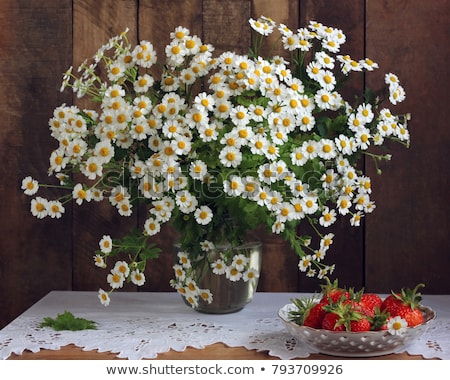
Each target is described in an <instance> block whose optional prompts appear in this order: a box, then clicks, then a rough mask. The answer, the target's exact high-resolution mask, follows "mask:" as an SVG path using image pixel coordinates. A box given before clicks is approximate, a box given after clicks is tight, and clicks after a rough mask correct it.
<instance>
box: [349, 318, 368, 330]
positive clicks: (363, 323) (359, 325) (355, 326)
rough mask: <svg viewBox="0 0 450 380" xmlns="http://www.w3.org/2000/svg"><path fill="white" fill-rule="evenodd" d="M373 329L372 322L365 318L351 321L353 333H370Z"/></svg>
mask: <svg viewBox="0 0 450 380" xmlns="http://www.w3.org/2000/svg"><path fill="white" fill-rule="evenodd" d="M371 327H372V326H371V323H370V320H369V319H368V318H366V317H364V316H361V319H359V320H354V321H350V331H353V332H361V331H370V329H371Z"/></svg>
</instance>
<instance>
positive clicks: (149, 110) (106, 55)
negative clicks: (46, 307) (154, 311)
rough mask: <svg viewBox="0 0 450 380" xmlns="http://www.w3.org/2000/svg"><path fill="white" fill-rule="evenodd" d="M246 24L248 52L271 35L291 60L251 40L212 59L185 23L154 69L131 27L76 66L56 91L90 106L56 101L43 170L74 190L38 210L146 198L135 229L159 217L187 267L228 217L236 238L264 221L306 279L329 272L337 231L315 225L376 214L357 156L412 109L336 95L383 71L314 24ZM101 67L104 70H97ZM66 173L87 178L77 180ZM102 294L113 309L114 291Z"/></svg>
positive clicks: (123, 206)
mask: <svg viewBox="0 0 450 380" xmlns="http://www.w3.org/2000/svg"><path fill="white" fill-rule="evenodd" d="M250 25H251V27H252V29H253V30H254V31H255V32H256V38H257V39H258V42H257V43H255V46H260V45H261V41H262V40H263V39H264V36H266V35H269V34H270V33H272V32H273V31H275V30H278V32H279V33H280V34H281V42H282V44H283V47H284V49H285V50H286V56H289V58H287V57H282V56H274V57H271V58H263V57H261V56H260V55H259V51H258V49H257V48H255V50H253V53H252V54H249V55H240V54H236V53H234V52H231V51H227V52H224V53H222V54H220V55H218V56H214V55H213V52H214V47H213V46H211V45H208V44H204V43H203V42H202V41H201V40H200V39H199V38H198V37H197V36H195V35H191V34H190V32H189V30H188V29H186V28H184V27H181V26H180V27H177V28H176V29H175V30H174V31H173V32H172V33H171V34H170V43H169V44H168V45H167V46H166V48H165V55H166V63H165V64H164V65H162V66H161V67H159V68H158V67H157V66H156V65H155V63H156V62H157V56H156V51H155V49H154V47H153V45H152V44H151V43H150V42H149V41H145V40H144V41H140V42H139V43H138V44H137V45H133V44H131V43H130V42H129V41H128V39H127V34H126V32H124V33H122V34H121V35H119V36H116V37H113V38H111V39H110V41H109V42H108V43H107V44H105V45H104V46H102V47H101V48H100V49H99V50H98V52H97V53H96V54H95V55H94V57H93V59H92V60H91V61H86V62H84V63H83V64H82V65H81V66H80V67H79V69H78V72H79V73H78V74H75V73H74V72H73V69H72V68H70V69H69V70H68V71H67V72H66V73H65V75H64V78H63V84H62V88H61V90H64V89H65V88H67V87H71V88H72V89H73V91H74V92H75V93H76V94H77V96H78V97H80V98H81V97H85V96H87V97H91V98H92V99H93V100H94V102H95V104H96V107H93V108H92V109H79V108H78V107H77V106H68V105H65V104H63V105H61V106H60V107H57V108H56V109H55V111H54V115H53V117H52V118H51V119H50V121H49V125H50V130H51V135H52V136H53V137H54V138H55V139H56V140H57V141H58V142H59V147H58V148H57V149H55V150H54V151H53V152H52V153H51V156H50V169H49V172H50V173H51V174H54V175H55V176H56V177H57V178H58V179H59V180H60V184H59V185H58V187H61V188H65V189H68V190H70V191H69V192H68V194H65V195H63V196H61V197H60V198H58V199H56V200H47V199H45V198H43V197H40V196H37V197H35V198H34V199H33V200H32V201H31V212H32V214H33V215H35V216H36V217H38V218H44V217H46V216H50V217H53V218H59V217H61V216H62V214H63V213H64V205H65V204H66V203H67V202H70V201H73V200H74V201H75V202H76V203H77V204H78V205H81V204H84V203H88V202H91V201H101V200H103V199H106V200H107V201H109V202H110V204H111V205H112V206H113V207H116V208H117V211H118V213H119V214H120V215H122V216H130V215H131V214H132V213H133V207H135V206H136V204H137V202H138V201H144V202H145V203H146V204H147V205H148V217H147V218H146V221H145V223H144V225H143V234H144V235H146V236H150V237H151V236H154V235H156V234H157V233H159V232H160V230H161V225H162V224H164V223H167V222H172V223H174V225H175V226H176V227H178V230H179V231H180V232H181V234H182V240H181V243H182V245H183V248H186V249H185V250H186V251H188V252H193V253H192V257H191V261H192V262H198V261H201V260H202V258H204V254H202V249H201V245H202V244H204V242H205V241H211V242H213V243H214V242H215V241H214V240H215V239H216V238H217V237H219V236H223V229H224V224H226V222H225V220H226V219H232V220H233V223H231V226H235V227H236V228H235V231H234V232H233V231H231V230H232V228H229V231H228V232H230V231H231V232H230V236H234V237H240V238H242V237H243V236H244V235H245V232H246V230H247V229H251V228H252V227H256V226H257V225H259V224H262V225H266V226H267V228H268V229H269V230H270V231H271V232H272V233H275V234H280V235H281V236H282V237H284V238H285V239H286V240H288V241H290V243H291V245H292V247H293V248H294V250H295V252H296V253H297V254H298V255H299V259H300V261H299V268H300V270H301V271H303V272H305V273H306V274H307V275H308V276H318V277H319V278H322V277H324V276H325V275H327V274H328V273H330V272H332V271H333V269H334V266H333V265H325V264H324V262H323V260H324V258H325V255H326V253H327V250H328V248H329V247H330V244H331V243H332V241H333V237H334V235H333V234H332V233H322V232H321V228H322V227H324V228H327V227H330V226H332V225H333V223H334V222H335V221H336V220H337V218H338V217H339V216H348V217H349V218H350V223H351V224H352V225H354V226H358V225H360V222H361V219H362V218H363V217H364V215H365V214H367V213H370V212H371V211H372V210H373V209H374V208H375V205H374V202H373V201H372V200H371V199H370V194H371V182H370V178H369V177H367V176H366V175H364V174H363V173H361V172H360V171H358V170H357V169H356V163H357V161H358V158H359V157H361V156H362V155H364V154H367V155H369V156H370V157H373V158H374V159H375V161H377V160H381V159H390V156H389V155H377V154H374V153H369V152H368V150H369V148H370V147H371V146H379V145H382V144H383V143H384V141H385V140H386V139H392V140H395V141H399V142H402V143H404V144H405V145H408V143H409V133H408V129H407V126H406V122H407V117H406V116H396V115H394V114H393V113H392V112H391V111H390V109H389V108H387V107H381V105H380V102H379V101H380V98H375V97H374V98H373V99H369V98H365V97H363V96H362V97H361V98H360V99H358V100H357V101H356V103H355V104H351V103H349V102H348V101H346V100H345V99H344V98H343V96H342V95H341V94H340V93H339V92H338V90H339V86H340V84H341V83H343V79H345V78H346V77H348V76H349V75H350V74H351V73H353V72H363V71H366V72H367V71H372V70H374V69H376V68H377V67H378V65H377V64H376V63H375V62H373V61H372V60H371V59H368V58H364V59H359V60H354V59H353V58H351V57H350V56H349V55H344V54H340V50H341V46H342V44H343V43H344V42H345V35H344V33H343V32H342V31H341V30H339V29H336V28H331V27H327V26H324V25H322V24H320V23H318V22H310V23H309V25H308V27H306V28H300V29H298V30H295V31H294V30H291V29H289V28H288V27H287V26H286V25H283V24H280V25H277V24H276V23H275V22H274V21H272V20H271V19H268V18H265V17H261V18H259V19H258V20H254V19H250ZM100 65H104V67H105V69H103V70H102V71H103V72H106V76H107V78H101V77H100V76H99V74H98V73H99V72H100V70H98V68H99V66H100ZM155 68H156V69H155ZM158 70H162V74H157V75H158V76H156V74H155V72H158ZM385 82H386V84H387V90H388V91H387V92H386V93H387V95H386V98H388V100H389V101H390V102H391V103H392V104H394V105H395V104H397V103H399V102H401V101H402V100H403V99H404V98H405V91H404V89H403V87H402V86H401V85H400V83H399V79H398V77H397V76H396V75H395V74H392V73H389V74H387V75H386V76H385ZM200 84H201V85H200ZM352 101H353V100H352ZM72 173H81V174H82V176H81V177H80V176H77V177H76V178H77V180H79V182H74V180H73V178H72V177H71V174H72ZM82 178H84V181H83V180H82ZM40 186H49V185H43V184H38V182H37V181H36V180H35V179H33V178H31V177H27V178H25V179H24V180H23V183H22V188H23V189H24V191H25V193H26V194H28V195H33V194H35V193H36V192H37V191H38V188H39V187H40ZM302 221H306V222H309V223H310V224H311V225H312V226H313V227H314V230H315V231H316V232H317V236H318V237H319V243H318V244H317V248H314V247H313V246H312V244H311V242H312V238H311V237H309V236H298V235H297V229H296V228H297V226H298V224H299V223H300V222H302ZM233 233H234V235H233ZM108 239H111V238H110V237H109V236H106V237H103V238H102V241H101V242H100V251H99V252H98V254H97V255H96V256H95V263H96V264H97V265H98V266H101V267H106V266H107V259H108V258H109V257H112V256H115V255H116V248H117V247H116V246H115V244H113V243H112V240H111V242H110V243H109V244H108V246H107V247H105V246H104V243H105V241H108V242H109V240H108ZM233 243H236V242H235V241H233ZM119 263H120V265H119V264H118V265H119V267H121V268H122V270H121V271H118V270H116V269H117V268H116V269H113V270H112V271H111V274H110V275H109V277H108V282H109V284H110V285H111V290H114V289H116V288H119V287H121V286H122V283H123V281H122V280H132V281H133V282H135V283H137V284H138V285H139V284H141V283H142V282H143V279H144V275H143V273H142V272H143V269H144V268H143V267H142V266H139V268H141V271H139V272H136V271H128V270H124V268H123V265H124V264H123V263H124V262H123V261H119ZM127 265H128V266H129V267H130V268H137V267H138V266H137V264H136V262H134V261H133V262H129V263H128V264H127ZM178 271H179V268H178V266H176V267H175V273H177V272H178ZM133 279H135V280H136V281H134V280H133ZM230 279H231V280H233V279H234V277H233V276H230ZM180 289H181V288H180ZM183 289H186V287H183ZM100 294H101V300H102V302H104V303H108V302H109V296H108V295H109V293H107V292H104V291H103V290H101V291H100ZM209 297H210V296H209V295H208V296H207V298H209Z"/></svg>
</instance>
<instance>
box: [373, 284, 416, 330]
mask: <svg viewBox="0 0 450 380" xmlns="http://www.w3.org/2000/svg"><path fill="white" fill-rule="evenodd" d="M422 286H424V285H423V284H419V285H417V286H416V287H415V288H414V289H412V290H411V289H405V288H403V289H402V290H401V292H400V293H394V292H392V294H391V295H389V296H388V297H386V299H385V300H384V301H383V303H382V305H381V310H382V311H385V312H388V313H389V314H390V316H391V317H397V316H399V317H401V318H403V319H405V320H406V322H408V327H413V326H417V325H420V324H422V323H423V315H422V312H421V311H420V309H419V308H418V306H419V304H420V301H421V300H422V296H421V294H420V293H418V292H417V290H418V289H419V288H420V287H422Z"/></svg>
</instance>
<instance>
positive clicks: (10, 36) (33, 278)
mask: <svg viewBox="0 0 450 380" xmlns="http://www.w3.org/2000/svg"><path fill="white" fill-rule="evenodd" d="M448 10H449V3H448V0H434V1H432V2H423V1H420V0H408V1H405V0H376V1H367V0H331V1H330V0H296V1H293V0H278V1H272V0H183V1H176V2H175V1H170V0H139V1H137V0H114V1H113V0H105V1H101V2H99V1H96V0H45V1H44V0H41V1H37V0H34V1H29V0H0V21H1V23H2V29H1V32H0V33H1V38H0V65H1V66H0V69H1V71H0V72H1V76H2V78H1V79H2V91H1V92H0V110H1V112H2V117H1V119H0V125H1V127H0V178H1V181H0V205H1V214H0V233H1V235H0V328H1V327H2V326H4V325H5V324H6V323H8V322H9V321H11V320H12V319H13V318H15V317H16V316H17V315H18V314H20V313H21V312H23V311H24V310H25V309H26V308H27V307H29V306H30V305H32V304H33V303H34V302H36V301H37V300H38V299H40V298H41V297H42V296H44V295H45V294H46V293H47V292H48V291H50V290H53V289H67V290H69V289H73V290H97V289H98V287H99V286H104V285H105V280H104V272H99V271H98V269H97V268H96V267H94V266H93V265H92V254H93V250H94V249H96V247H97V243H98V240H99V237H101V236H102V234H104V233H112V234H120V231H121V228H123V227H124V226H125V225H136V226H140V224H142V221H143V213H136V215H135V216H134V217H133V218H131V219H129V220H126V221H125V220H123V218H119V217H117V216H116V215H115V214H116V213H115V211H112V210H111V209H110V208H109V207H108V206H107V205H98V206H97V207H96V208H95V209H94V208H92V207H91V206H92V205H90V207H78V206H76V207H68V212H67V215H66V216H65V217H64V219H62V220H58V221H55V220H44V221H37V220H36V219H35V218H34V217H32V216H31V215H30V213H29V203H28V202H29V198H27V197H25V196H24V195H23V194H21V191H20V189H19V188H20V183H21V180H22V178H23V177H24V176H26V175H32V176H35V177H37V178H40V179H41V180H45V172H46V170H47V167H48V157H49V154H50V152H51V150H52V149H53V148H55V146H54V142H53V141H52V139H51V138H50V136H49V132H48V127H47V121H48V119H49V117H50V116H51V115H52V112H53V109H54V108H55V107H56V106H58V105H60V104H61V103H64V102H66V103H70V102H71V101H72V100H73V99H72V97H71V94H70V93H68V92H66V93H63V94H61V93H59V91H58V90H59V86H60V81H61V74H62V73H63V72H64V71H65V70H66V69H67V68H68V67H69V66H70V65H72V64H73V65H74V66H75V67H77V65H78V64H79V63H80V62H81V61H82V60H84V58H86V57H89V56H91V55H92V54H93V53H94V52H95V51H96V50H97V48H98V47H99V46H100V45H102V44H103V43H104V42H105V41H107V40H108V38H109V37H110V36H112V35H115V34H118V33H120V32H121V31H123V30H124V28H125V27H129V28H130V32H129V37H130V39H131V40H133V41H137V40H138V39H148V40H150V41H152V42H153V44H154V45H155V47H156V49H157V52H158V55H159V56H160V57H162V56H163V52H164V50H163V48H164V46H165V44H166V43H167V42H168V36H169V33H170V31H172V30H173V29H174V28H175V27H176V26H178V25H183V26H186V27H188V28H189V29H190V30H191V33H193V34H197V35H198V36H200V37H201V38H202V39H203V40H204V41H206V42H208V43H212V44H213V45H214V46H215V47H216V50H217V51H218V52H221V51H224V50H228V49H231V50H235V51H237V52H239V53H245V52H246V50H247V48H248V46H249V45H250V29H249V27H248V24H247V20H248V18H249V17H258V16H259V15H265V16H268V17H271V18H273V19H274V20H276V21H277V22H283V23H285V24H287V25H288V26H289V27H291V28H293V29H295V28H297V27H300V26H304V25H306V23H307V22H309V20H312V19H315V20H318V21H320V22H322V23H324V24H327V25H330V26H334V27H338V28H341V29H343V30H344V32H345V33H346V35H347V40H348V42H347V44H346V52H348V53H349V54H351V55H352V56H354V57H357V58H362V57H364V56H369V57H373V58H374V59H375V60H376V61H377V62H378V63H379V64H380V66H381V69H380V70H379V75H382V73H384V72H388V71H394V72H395V73H396V74H398V75H399V77H400V78H401V80H402V84H403V85H404V87H405V88H406V90H407V101H406V102H405V103H404V104H403V105H402V106H401V110H402V111H411V112H412V114H413V118H412V120H411V122H410V126H409V127H410V131H411V139H412V144H411V147H410V148H409V149H406V148H403V147H401V146H392V149H393V160H392V161H391V162H389V163H387V164H386V165H383V167H382V170H383V175H382V176H377V175H376V174H375V172H374V169H373V165H372V164H371V162H366V170H367V173H368V174H370V175H371V177H372V183H373V198H374V199H375V201H376V203H377V209H376V210H375V212H374V213H373V214H372V215H370V216H369V217H368V218H367V220H366V222H365V224H364V226H363V227H361V228H359V229H356V228H352V227H349V226H348V223H341V224H340V225H339V226H338V227H337V231H336V234H337V237H336V239H335V243H334V247H333V253H332V254H331V253H330V255H333V259H335V260H336V262H337V263H338V266H337V270H336V272H335V274H336V276H337V277H339V279H340V281H341V283H342V284H343V285H347V286H355V287H361V286H363V285H364V286H366V288H367V289H368V290H371V291H377V292H387V291H389V290H390V289H391V288H398V287H401V286H413V285H415V284H417V283H418V282H424V283H426V284H427V287H426V288H425V292H427V293H449V292H450V285H449V281H448V280H447V277H448V273H449V270H450V259H449V257H450V256H449V255H448V253H447V252H446V246H447V243H448V242H449V240H448V230H449V228H448V227H449V225H448V219H449V218H448V215H449V208H448V205H447V197H448V168H447V161H448V159H447V153H448V142H449V132H448V131H449V129H448V128H447V125H446V115H444V112H445V111H446V106H445V102H446V101H447V100H448V89H447V87H446V83H448V79H449V78H448V69H447V65H446V63H447V62H448V49H447V48H446V46H447V44H446V40H447V37H448V35H449V27H448V22H447V20H446V15H447V14H448ZM380 78H381V77H378V78H377V80H378V81H379V80H380ZM369 84H370V80H369ZM351 85H352V88H353V89H356V90H358V91H362V89H363V88H364V78H363V77H361V78H358V79H356V80H355V81H353V82H352V83H351ZM78 102H79V101H78ZM174 237H175V233H174V232H173V231H172V230H171V229H170V228H166V229H165V231H164V233H163V234H162V236H161V237H159V238H158V239H157V242H158V243H159V244H161V245H162V246H163V248H164V254H163V260H159V261H157V262H154V263H152V264H151V265H150V268H149V269H148V273H147V278H148V282H147V284H146V286H145V287H144V289H143V290H154V291H155V290H158V291H165V290H169V289H170V288H169V286H168V279H169V278H170V277H171V275H172V273H171V265H172V262H171V241H172V240H173V239H174ZM260 238H261V240H262V241H263V243H264V247H265V253H264V259H263V260H264V264H263V273H262V275H261V281H260V287H259V290H261V291H312V290H316V289H317V281H314V280H310V279H307V278H305V277H303V276H302V275H300V274H299V273H298V270H297V267H296V265H297V260H296V258H295V256H294V255H293V254H292V252H291V251H290V249H289V247H288V245H287V244H285V243H283V242H281V241H279V240H278V239H276V238H274V237H273V236H268V235H261V236H260ZM127 290H128V291H135V290H136V289H135V288H132V287H128V288H127Z"/></svg>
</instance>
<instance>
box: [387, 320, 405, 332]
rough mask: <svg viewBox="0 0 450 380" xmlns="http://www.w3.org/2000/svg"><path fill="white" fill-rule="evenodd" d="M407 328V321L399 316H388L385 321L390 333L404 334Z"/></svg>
mask: <svg viewBox="0 0 450 380" xmlns="http://www.w3.org/2000/svg"><path fill="white" fill-rule="evenodd" d="M407 328H408V322H406V320H405V319H403V318H402V317H400V316H397V317H393V318H390V319H389V320H388V322H387V330H388V332H389V334H392V335H404V334H405V333H406V331H407Z"/></svg>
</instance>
